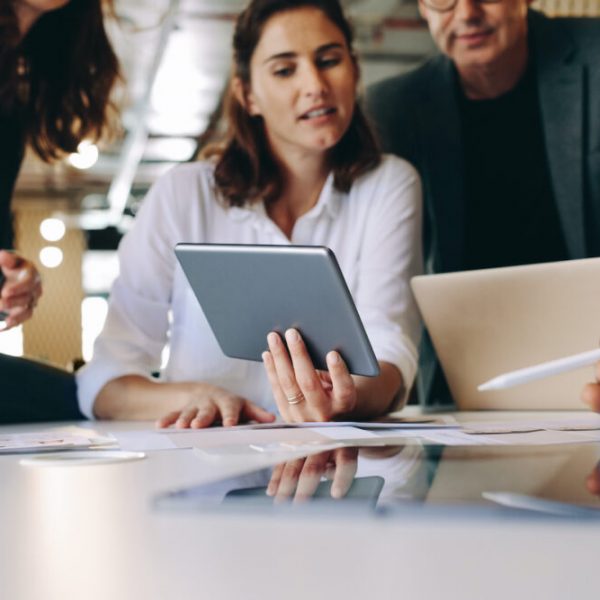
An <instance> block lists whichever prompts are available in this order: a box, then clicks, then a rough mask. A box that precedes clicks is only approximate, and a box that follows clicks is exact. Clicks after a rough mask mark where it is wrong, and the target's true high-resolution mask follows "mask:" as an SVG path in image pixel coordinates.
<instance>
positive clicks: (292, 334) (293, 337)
mask: <svg viewBox="0 0 600 600" xmlns="http://www.w3.org/2000/svg"><path fill="white" fill-rule="evenodd" d="M285 339H286V340H287V341H288V342H297V341H298V340H299V339H300V336H299V335H298V332H297V331H296V330H295V329H288V330H287V331H286V332H285Z"/></svg>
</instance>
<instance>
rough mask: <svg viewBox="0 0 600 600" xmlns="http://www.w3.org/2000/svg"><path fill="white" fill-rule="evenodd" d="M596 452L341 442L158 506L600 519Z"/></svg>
mask: <svg viewBox="0 0 600 600" xmlns="http://www.w3.org/2000/svg"><path fill="white" fill-rule="evenodd" d="M599 458H600V448H598V447H597V446H596V445H592V444H584V445H575V444H574V445H561V446H537V447H518V446H517V447H514V446H513V447H505V446H502V447H493V448H489V447H483V448H482V447H444V446H419V445H414V444H411V445H407V446H404V445H383V446H379V447H374V446H365V447H358V446H357V447H344V448H336V449H333V450H327V451H325V452H319V453H314V454H311V455H309V456H305V457H302V458H294V459H292V460H288V461H286V462H282V463H280V464H277V465H276V466H274V467H273V468H268V469H259V470H254V471H251V472H248V473H246V474H244V475H242V476H239V477H234V478H228V479H224V480H221V481H218V482H216V483H211V484H208V485H207V484H204V485H199V486H192V487H188V488H184V489H179V490H174V491H169V492H166V493H163V494H160V495H158V496H157V497H156V498H155V506H157V507H159V508H170V509H198V510H202V509H215V508H221V509H222V508H226V509H233V510H236V509H248V508H257V509H264V508H267V507H269V508H271V509H273V508H283V509H290V508H294V509H297V510H299V511H304V512H306V509H307V508H309V509H311V510H314V509H315V508H317V509H323V508H325V507H326V508H327V509H328V511H330V510H331V509H333V508H335V510H337V511H340V512H343V511H345V510H348V509H352V510H356V509H363V510H364V509H366V510H369V511H372V510H375V511H377V512H384V513H387V514H389V513H394V511H395V510H397V509H403V508H407V507H410V508H414V507H415V506H420V507H425V508H427V507H429V508H434V507H436V508H440V507H445V508H448V509H451V508H453V507H462V508H465V507H472V508H477V509H479V508H484V507H485V508H490V509H493V510H496V511H498V510H504V511H506V509H507V508H509V509H513V510H514V509H528V510H529V511H530V512H531V511H534V512H541V513H545V514H555V515H558V516H575V517H581V516H587V517H590V516H591V517H600V463H599ZM502 506H504V507H505V508H504V509H502V508H501V507H502ZM596 511H597V512H596Z"/></svg>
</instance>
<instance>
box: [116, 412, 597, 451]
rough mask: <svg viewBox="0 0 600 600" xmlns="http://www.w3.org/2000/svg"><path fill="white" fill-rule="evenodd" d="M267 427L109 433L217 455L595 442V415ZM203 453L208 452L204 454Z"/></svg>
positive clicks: (140, 445)
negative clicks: (416, 444)
mask: <svg viewBox="0 0 600 600" xmlns="http://www.w3.org/2000/svg"><path fill="white" fill-rule="evenodd" d="M268 425H269V426H268V427H262V426H259V427H255V426H252V425H251V426H246V425H242V426H237V427H228V428H225V429H224V428H221V427H211V428H208V429H160V430H146V431H120V432H115V433H113V434H112V435H113V436H114V437H115V438H116V439H117V441H118V443H119V445H120V447H121V448H122V449H124V450H138V451H149V450H167V449H175V448H197V449H204V450H207V451H210V452H211V453H212V454H218V452H219V451H218V449H219V448H226V447H227V448H229V450H227V451H225V450H224V451H223V453H233V452H234V449H233V446H235V447H236V449H235V452H242V451H243V450H244V449H245V450H246V451H248V450H260V451H267V450H275V449H277V448H280V449H282V450H284V449H286V448H288V449H289V448H290V447H294V448H295V449H297V450H301V449H302V448H314V447H315V446H316V445H318V444H322V445H330V444H331V443H332V442H338V443H340V444H344V445H360V444H366V443H369V444H371V443H378V442H377V440H379V443H399V444H401V443H403V442H409V440H410V441H413V442H414V441H415V440H417V441H419V442H421V443H423V444H426V445H428V444H443V445H447V446H501V445H541V444H576V443H590V442H600V417H598V419H594V418H586V419H580V420H555V421H547V420H539V421H535V420H516V421H507V422H504V421H497V422H495V421H489V422H470V423H464V424H462V426H461V425H460V424H458V423H457V422H456V421H453V422H452V421H449V422H447V424H445V425H443V424H440V425H438V424H436V425H434V426H433V427H422V426H420V427H414V426H412V425H414V424H411V426H408V427H407V426H405V425H400V426H399V425H398V424H396V425H395V427H387V426H386V427H383V428H375V429H371V428H370V427H369V428H368V429H365V428H364V424H363V423H339V422H331V423H317V424H315V423H301V424H297V425H288V424H285V423H279V424H268ZM208 449H209V450H208Z"/></svg>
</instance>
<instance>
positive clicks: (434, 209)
mask: <svg viewBox="0 0 600 600" xmlns="http://www.w3.org/2000/svg"><path fill="white" fill-rule="evenodd" d="M529 43H530V49H531V51H532V53H533V55H534V59H535V64H536V76H537V84H538V92H539V99H540V111H541V118H542V122H543V131H544V135H545V139H546V149H547V157H548V163H549V168H550V176H551V182H552V186H553V189H554V194H555V198H556V202H557V206H558V212H559V216H560V220H561V224H562V227H563V231H564V234H565V239H566V243H567V248H568V252H569V255H570V257H571V258H574V259H575V258H584V257H586V256H596V255H600V20H599V19H550V18H547V17H545V16H543V15H542V14H540V13H537V12H535V11H530V14H529ZM456 77H457V75H456V71H455V68H454V66H453V64H452V62H451V61H450V60H449V59H448V58H447V57H446V56H443V55H439V56H436V57H434V58H432V59H431V60H429V61H428V62H426V63H425V64H424V65H422V66H421V67H419V68H418V69H416V70H415V71H412V72H411V73H408V74H406V75H401V76H398V77H394V78H392V79H388V80H386V81H383V82H381V83H378V84H376V85H374V86H372V87H371V88H370V89H369V90H368V93H367V112H368V113H369V114H370V116H371V119H372V120H373V121H374V122H375V125H376V128H377V130H378V132H379V134H380V138H381V141H382V143H383V147H384V149H385V150H386V151H387V152H392V153H394V154H397V155H399V156H401V157H403V158H405V159H407V160H408V161H410V162H411V163H413V164H414V165H415V167H416V168H417V169H418V171H419V173H420V174H421V177H422V179H423V189H424V206H425V220H424V233H423V235H424V238H423V239H424V251H425V259H426V269H427V271H428V272H449V271H460V270H462V269H463V268H464V251H465V249H464V244H465V236H464V224H465V219H464V210H465V196H464V190H463V185H464V182H463V175H462V173H463V164H462V161H463V148H462V140H461V126H460V122H459V112H458V99H457V96H456V94H457V86H456ZM418 384H419V396H420V398H421V401H422V402H423V403H425V404H429V405H435V404H443V403H447V402H448V401H450V399H449V397H448V392H447V388H446V386H445V382H444V381H443V376H442V375H441V371H440V368H439V365H438V363H437V359H436V357H435V352H434V350H433V347H432V346H431V342H430V340H429V338H428V336H424V342H423V345H422V348H421V357H420V374H419V380H418Z"/></svg>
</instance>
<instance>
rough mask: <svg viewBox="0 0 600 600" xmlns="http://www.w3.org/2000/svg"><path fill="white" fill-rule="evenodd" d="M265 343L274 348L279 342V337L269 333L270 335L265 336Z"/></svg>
mask: <svg viewBox="0 0 600 600" xmlns="http://www.w3.org/2000/svg"><path fill="white" fill-rule="evenodd" d="M267 341H268V342H269V344H273V345H274V346H275V345H276V344H277V342H278V341H279V336H278V335H277V334H276V333H275V332H273V331H271V333H270V334H269V335H268V336H267Z"/></svg>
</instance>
